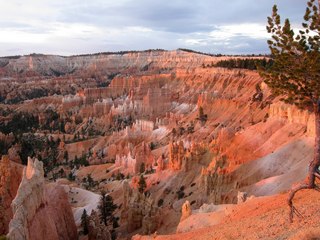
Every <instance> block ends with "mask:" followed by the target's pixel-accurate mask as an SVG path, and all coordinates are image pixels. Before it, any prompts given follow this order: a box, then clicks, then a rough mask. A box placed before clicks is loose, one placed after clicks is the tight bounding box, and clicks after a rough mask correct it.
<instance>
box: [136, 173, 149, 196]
mask: <svg viewBox="0 0 320 240" xmlns="http://www.w3.org/2000/svg"><path fill="white" fill-rule="evenodd" d="M138 184H139V188H138V190H139V192H140V193H143V192H144V190H145V189H146V187H147V183H146V180H145V178H144V176H143V174H141V175H140V179H139V182H138Z"/></svg>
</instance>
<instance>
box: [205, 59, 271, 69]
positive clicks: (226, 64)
mask: <svg viewBox="0 0 320 240" xmlns="http://www.w3.org/2000/svg"><path fill="white" fill-rule="evenodd" d="M272 64H273V60H272V59H266V58H263V59H253V58H245V59H240V58H237V59H234V58H233V59H229V60H221V61H219V62H217V63H216V64H214V65H207V66H204V67H222V68H228V69H232V68H241V69H249V70H257V69H258V66H262V67H263V68H266V69H268V68H270V67H271V66H272Z"/></svg>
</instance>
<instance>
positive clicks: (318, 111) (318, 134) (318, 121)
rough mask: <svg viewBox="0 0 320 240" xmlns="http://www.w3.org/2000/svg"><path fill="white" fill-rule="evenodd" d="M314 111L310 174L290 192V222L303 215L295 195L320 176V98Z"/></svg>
mask: <svg viewBox="0 0 320 240" xmlns="http://www.w3.org/2000/svg"><path fill="white" fill-rule="evenodd" d="M319 1H320V0H319ZM313 112H314V121H315V141H314V155H313V159H312V161H311V162H310V164H309V171H308V176H307V179H306V181H305V183H302V184H299V185H298V186H296V187H294V188H292V189H291V191H290V192H289V198H288V205H289V207H290V215H289V217H290V222H292V220H293V214H294V213H296V214H297V215H298V216H301V214H300V213H299V212H298V210H297V209H296V208H295V207H294V206H293V202H292V200H293V198H294V195H295V194H296V193H297V192H298V191H300V190H302V189H314V188H316V184H315V180H316V177H318V178H320V175H319V173H318V167H319V166H320V99H319V100H318V102H317V103H315V104H314V105H313Z"/></svg>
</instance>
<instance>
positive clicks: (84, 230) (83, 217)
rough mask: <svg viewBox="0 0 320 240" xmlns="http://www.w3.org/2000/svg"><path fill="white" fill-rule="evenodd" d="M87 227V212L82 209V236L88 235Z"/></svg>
mask: <svg viewBox="0 0 320 240" xmlns="http://www.w3.org/2000/svg"><path fill="white" fill-rule="evenodd" d="M88 225H89V219H88V214H87V210H86V209H84V210H83V213H82V215H81V227H82V230H83V234H84V235H87V234H88V233H89V228H88Z"/></svg>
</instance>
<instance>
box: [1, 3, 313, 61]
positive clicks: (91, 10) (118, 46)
mask: <svg viewBox="0 0 320 240" xmlns="http://www.w3.org/2000/svg"><path fill="white" fill-rule="evenodd" d="M0 1H2V0H0ZM306 2H307V0H259V1H257V0H230V1H221V0H198V1H184V0H152V1H150V0H117V1H105V0H90V1H78V0H55V1H49V0H29V1H23V0H10V1H4V0H3V3H1V8H0V36H1V37H0V42H1V44H2V46H3V47H2V48H1V49H0V55H8V54H22V53H28V52H44V53H53V54H54V53H59V54H78V53H84V52H88V51H92V52H101V51H119V50H128V49H135V50H140V49H146V48H165V49H175V48H179V47H188V48H192V49H195V50H201V51H206V52H216V51H218V52H224V51H226V52H228V53H239V52H243V53H259V52H264V51H267V45H266V39H267V38H268V35H267V33H266V31H265V24H266V17H267V16H268V15H270V13H271V8H272V5H273V4H275V3H276V4H278V6H279V12H280V14H281V16H284V17H289V18H290V19H291V20H292V21H293V23H294V24H297V23H298V22H299V21H301V19H302V17H303V12H304V9H305V6H306ZM21 49H22V50H21Z"/></svg>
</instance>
